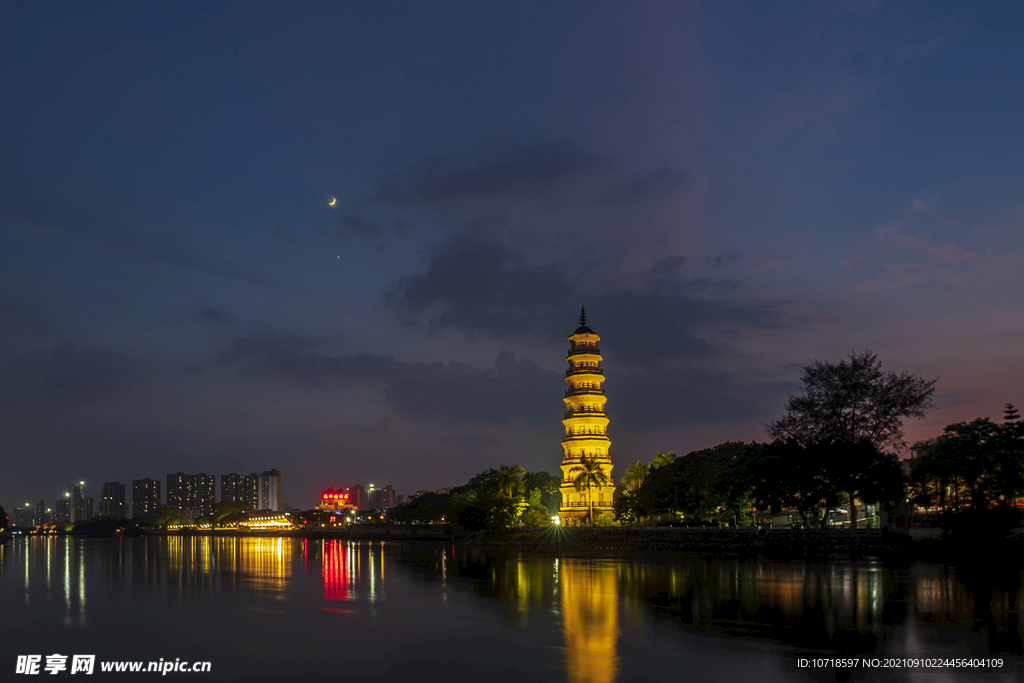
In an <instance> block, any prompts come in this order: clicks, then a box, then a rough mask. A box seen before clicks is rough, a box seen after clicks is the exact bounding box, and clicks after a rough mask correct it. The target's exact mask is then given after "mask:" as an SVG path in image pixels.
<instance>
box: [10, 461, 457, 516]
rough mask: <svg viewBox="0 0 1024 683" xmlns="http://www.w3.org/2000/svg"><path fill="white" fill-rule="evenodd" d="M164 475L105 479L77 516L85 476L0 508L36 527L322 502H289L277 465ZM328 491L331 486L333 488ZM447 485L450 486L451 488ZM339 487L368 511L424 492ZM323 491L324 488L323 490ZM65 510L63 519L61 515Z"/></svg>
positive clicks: (311, 505)
mask: <svg viewBox="0 0 1024 683" xmlns="http://www.w3.org/2000/svg"><path fill="white" fill-rule="evenodd" d="M204 477H209V478H210V482H209V485H208V487H206V489H205V490H206V493H205V494H204V493H203V492H201V491H199V490H198V489H200V488H203V485H204V481H205V480H204V479H203V478H204ZM163 480H164V478H160V479H152V478H149V477H145V478H142V479H133V480H128V481H130V482H131V483H130V484H127V485H126V484H123V483H121V482H120V481H112V482H104V483H103V484H102V486H101V491H102V493H101V496H100V498H99V501H100V505H99V506H98V507H97V508H96V509H95V510H92V512H91V514H87V513H86V508H85V507H84V506H85V501H86V500H92V496H88V497H87V498H86V497H83V498H82V501H81V502H82V505H83V508H82V511H81V513H80V514H81V516H79V513H77V512H75V509H76V505H75V504H74V503H73V502H72V496H74V492H75V491H82V492H86V491H87V490H88V485H87V482H85V481H84V480H83V481H79V482H78V483H76V484H74V485H68V486H67V490H66V491H65V492H64V496H63V497H62V498H58V499H57V500H56V502H55V503H54V507H49V506H48V503H47V502H46V501H45V500H44V499H38V500H36V502H35V503H34V504H31V503H25V504H24V505H21V504H19V503H17V502H11V503H10V504H9V505H7V504H4V503H3V502H2V501H0V507H4V508H5V509H7V510H8V512H9V515H10V517H11V520H12V523H13V524H15V525H16V526H26V525H25V524H23V523H21V522H20V521H15V520H20V519H22V518H24V517H26V516H27V517H28V518H31V519H32V520H35V521H34V523H33V524H28V525H27V526H34V525H41V524H45V525H49V524H56V523H61V522H80V521H87V520H90V519H99V518H101V517H107V518H112V519H129V520H131V519H140V520H145V519H146V518H152V516H153V514H154V513H155V512H156V510H158V509H159V508H161V507H174V508H178V509H182V510H190V509H193V510H196V511H197V512H198V514H200V515H209V514H210V513H211V512H212V510H213V505H214V504H216V503H224V502H246V503H250V504H251V505H252V506H253V507H252V509H253V510H285V509H294V510H309V509H313V508H314V507H315V504H316V503H317V502H322V500H321V498H319V497H318V499H317V500H316V501H297V502H296V503H294V504H293V503H291V502H290V501H287V500H284V499H283V498H281V496H280V494H279V491H280V488H281V480H282V474H281V471H280V470H268V471H265V472H262V473H256V472H253V473H251V474H238V473H236V472H229V473H225V474H221V475H208V474H205V473H202V472H200V473H196V474H189V473H183V472H176V473H168V474H167V475H166V482H167V488H166V490H164V489H162V487H161V484H162V483H163ZM129 486H130V487H131V488H130V489H129ZM209 487H212V493H213V495H212V496H210V495H209ZM328 490H330V491H334V490H335V489H333V488H330V489H328ZM445 490H450V487H449V488H448V489H445ZM162 491H163V492H162ZM337 491H339V492H340V491H347V492H348V497H350V499H351V502H353V503H355V504H356V509H367V510H369V509H382V510H383V509H386V508H390V507H394V506H395V505H396V504H400V503H401V502H402V501H403V500H405V499H406V497H407V496H408V497H410V498H413V497H415V496H416V495H418V494H420V493H424V491H417V492H416V493H413V494H397V495H396V493H395V491H394V487H393V486H392V485H391V484H384V485H377V484H375V483H373V482H368V483H367V484H365V485H364V484H358V483H357V484H351V485H350V486H347V487H342V488H339V489H337ZM129 494H130V495H129ZM322 494H323V491H321V495H322ZM62 503H64V504H65V505H67V511H66V512H64V511H62V510H61V504H62ZM65 515H66V516H67V519H65V518H64V516H65ZM40 520H41V521H40Z"/></svg>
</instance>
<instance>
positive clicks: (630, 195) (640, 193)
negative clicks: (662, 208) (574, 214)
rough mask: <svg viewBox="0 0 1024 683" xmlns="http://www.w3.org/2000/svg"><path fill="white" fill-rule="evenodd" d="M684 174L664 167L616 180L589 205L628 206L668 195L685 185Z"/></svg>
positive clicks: (685, 177)
mask: <svg viewBox="0 0 1024 683" xmlns="http://www.w3.org/2000/svg"><path fill="white" fill-rule="evenodd" d="M687 180H688V178H687V176H686V175H685V174H683V173H681V172H679V171H676V170H673V169H671V168H668V167H665V168H662V169H660V170H658V171H655V172H653V173H646V174H644V173H636V174H634V175H632V176H631V177H629V178H620V179H616V180H614V181H612V182H610V183H608V184H607V185H605V187H603V188H602V189H601V191H600V192H598V193H597V194H595V195H594V197H593V198H592V199H591V203H592V204H593V205H594V206H599V207H613V206H629V205H631V204H636V203H637V202H639V201H650V200H651V199H654V198H657V197H660V196H662V195H665V194H668V193H670V192H672V191H674V190H677V189H678V188H680V187H682V186H683V185H684V184H686V182H687Z"/></svg>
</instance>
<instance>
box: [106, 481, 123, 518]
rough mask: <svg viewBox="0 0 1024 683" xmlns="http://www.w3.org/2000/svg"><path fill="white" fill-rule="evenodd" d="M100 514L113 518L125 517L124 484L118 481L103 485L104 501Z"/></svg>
mask: <svg viewBox="0 0 1024 683" xmlns="http://www.w3.org/2000/svg"><path fill="white" fill-rule="evenodd" d="M100 514H101V515H102V516H104V517H110V518H111V519H124V518H125V509H124V484H122V483H120V482H116V481H112V482H108V483H106V484H104V485H103V502H102V503H100Z"/></svg>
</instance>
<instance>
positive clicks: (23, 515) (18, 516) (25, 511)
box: [11, 503, 36, 529]
mask: <svg viewBox="0 0 1024 683" xmlns="http://www.w3.org/2000/svg"><path fill="white" fill-rule="evenodd" d="M11 524H12V525H13V526H16V527H18V528H19V529H31V528H32V527H34V526H35V525H36V515H35V509H34V508H33V507H32V506H31V505H29V504H28V503H26V504H25V507H21V508H14V510H12V511H11Z"/></svg>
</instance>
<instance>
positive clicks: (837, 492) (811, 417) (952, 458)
mask: <svg viewBox="0 0 1024 683" xmlns="http://www.w3.org/2000/svg"><path fill="white" fill-rule="evenodd" d="M800 379H801V382H802V385H803V391H802V393H800V394H799V395H793V396H790V398H789V400H788V401H787V403H786V412H785V414H784V415H782V416H781V417H780V418H778V419H777V420H774V421H772V422H769V423H768V424H767V425H766V432H767V435H768V437H769V440H768V441H766V442H764V443H761V442H756V441H755V442H750V443H745V442H738V441H728V442H725V443H722V444H719V445H717V446H714V447H713V448H706V449H701V450H697V451H693V452H691V453H687V454H686V455H683V456H680V457H677V456H676V455H675V454H674V453H657V454H656V455H655V456H654V458H653V459H652V460H651V461H650V462H648V463H644V462H640V461H638V462H633V463H631V464H630V465H628V466H627V468H626V472H625V475H624V476H623V477H622V486H620V487H617V490H616V496H615V504H614V511H615V516H614V520H613V519H611V518H610V517H609V516H604V515H602V514H601V513H600V511H596V510H593V509H592V508H591V511H590V513H589V521H590V523H591V524H598V525H599V524H611V523H618V524H637V523H645V522H652V521H653V522H664V521H668V520H681V521H683V522H687V523H693V524H709V523H710V524H732V525H737V524H750V523H753V522H754V519H753V516H752V513H753V512H755V511H756V512H760V513H772V514H778V513H780V512H781V511H783V510H795V511H796V512H797V514H798V515H799V517H800V521H801V522H802V523H803V525H804V526H806V527H808V528H822V527H824V526H827V525H828V524H829V523H830V519H831V513H832V512H833V511H835V510H837V509H839V508H840V507H846V508H847V509H848V510H849V519H850V520H851V524H850V525H851V526H852V527H854V528H856V524H857V518H858V514H857V508H858V504H869V505H871V504H873V505H877V506H879V507H880V508H881V509H883V510H885V511H886V512H887V513H889V515H894V514H895V513H896V511H897V507H898V506H899V505H900V503H901V502H903V501H906V500H907V499H908V497H909V498H910V499H911V501H912V502H915V503H917V504H918V505H927V506H938V507H940V508H942V509H949V508H952V509H953V510H954V511H955V510H957V509H959V508H961V507H971V508H974V509H985V508H990V507H1011V506H1013V505H1014V503H1015V501H1016V499H1017V498H1018V497H1020V496H1022V495H1024V423H1022V421H1021V419H1020V416H1019V414H1018V413H1017V411H1016V409H1014V408H1013V406H1011V405H1008V406H1007V409H1006V412H1005V415H1004V419H1003V422H1002V424H996V423H994V422H992V421H991V420H989V419H988V418H978V419H976V420H974V421H973V422H968V423H958V424H954V425H950V426H948V427H946V429H945V430H944V432H943V434H942V435H941V436H939V437H937V438H935V439H932V440H929V441H927V442H923V443H918V444H915V445H914V447H913V449H912V451H913V453H914V454H915V457H914V458H912V459H911V460H910V461H908V463H909V465H905V463H904V462H902V461H901V460H900V458H899V457H898V455H897V452H898V451H901V450H905V449H906V448H907V444H906V442H905V441H904V431H903V423H904V421H905V420H907V419H910V418H922V417H924V416H925V415H926V414H927V412H928V411H929V410H930V409H931V408H932V407H933V403H932V397H933V394H934V391H935V384H936V382H937V379H931V380H928V379H924V378H922V377H921V376H919V375H914V374H910V373H906V372H904V373H895V372H887V371H884V370H883V369H882V365H881V363H880V362H879V360H878V357H877V356H876V354H874V353H872V352H870V351H864V352H861V353H852V354H851V355H850V356H849V358H847V359H843V360H841V361H839V362H838V363H830V362H823V361H817V360H816V361H814V362H813V363H811V364H809V365H807V366H805V367H804V368H803V369H802V371H801V375H800ZM908 466H909V469H910V472H909V476H908V472H907V467H908ZM590 469H594V470H596V471H599V468H598V467H596V466H595V467H594V468H590ZM588 471H589V470H588V469H587V468H582V469H581V470H580V476H579V477H578V478H577V479H578V480H577V481H574V482H573V483H574V484H575V485H576V488H577V490H580V491H584V490H586V491H589V490H590V488H592V487H597V486H602V485H606V484H607V482H606V481H604V480H601V479H600V477H599V476H597V475H596V474H595V475H594V476H589V475H587V472H588ZM558 485H559V479H558V478H557V477H555V476H553V475H550V474H548V473H547V472H533V473H529V474H527V473H526V472H525V471H524V470H523V469H522V468H521V467H520V466H518V465H511V466H502V467H501V468H500V469H498V470H494V469H490V470H487V471H485V472H482V473H480V474H478V475H477V476H476V477H474V478H473V479H471V480H470V481H469V482H467V484H466V485H464V486H462V487H457V488H456V489H453V490H452V493H451V494H450V495H439V494H427V495H425V496H421V497H420V498H417V499H416V500H414V501H411V502H410V503H407V504H406V505H404V506H401V507H399V508H398V509H397V510H395V511H394V513H393V517H394V518H395V519H397V520H399V521H414V520H418V521H436V522H441V521H444V522H445V523H451V524H455V525H456V526H460V527H462V528H466V529H483V528H500V527H507V526H510V525H513V524H520V523H521V524H526V525H529V526H540V525H544V524H549V523H550V521H549V520H550V517H551V516H552V515H554V514H555V513H556V512H557V510H558V507H559V497H558V496H559V494H558Z"/></svg>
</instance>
